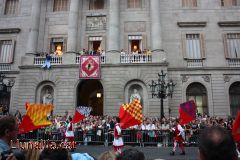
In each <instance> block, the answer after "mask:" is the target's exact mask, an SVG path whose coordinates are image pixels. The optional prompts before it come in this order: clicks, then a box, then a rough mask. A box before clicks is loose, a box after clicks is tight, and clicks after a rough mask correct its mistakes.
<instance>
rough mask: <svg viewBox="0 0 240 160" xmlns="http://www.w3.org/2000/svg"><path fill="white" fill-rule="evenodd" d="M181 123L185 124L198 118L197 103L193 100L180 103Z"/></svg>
mask: <svg viewBox="0 0 240 160" xmlns="http://www.w3.org/2000/svg"><path fill="white" fill-rule="evenodd" d="M179 113H180V117H179V120H180V123H181V125H184V124H186V123H189V122H191V121H192V120H195V119H196V104H195V102H194V101H193V100H191V101H188V102H184V103H182V104H180V109H179Z"/></svg>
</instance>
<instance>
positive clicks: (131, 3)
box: [127, 0, 142, 8]
mask: <svg viewBox="0 0 240 160" xmlns="http://www.w3.org/2000/svg"><path fill="white" fill-rule="evenodd" d="M127 8H142V0H127Z"/></svg>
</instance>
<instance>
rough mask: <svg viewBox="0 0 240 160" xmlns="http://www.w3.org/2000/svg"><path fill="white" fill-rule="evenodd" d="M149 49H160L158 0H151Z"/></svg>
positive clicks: (160, 35)
mask: <svg viewBox="0 0 240 160" xmlns="http://www.w3.org/2000/svg"><path fill="white" fill-rule="evenodd" d="M150 3H151V8H150V14H151V21H152V25H151V47H152V48H151V49H152V50H155V49H162V34H161V21H160V0H151V1H150Z"/></svg>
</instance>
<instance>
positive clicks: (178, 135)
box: [170, 119, 185, 156]
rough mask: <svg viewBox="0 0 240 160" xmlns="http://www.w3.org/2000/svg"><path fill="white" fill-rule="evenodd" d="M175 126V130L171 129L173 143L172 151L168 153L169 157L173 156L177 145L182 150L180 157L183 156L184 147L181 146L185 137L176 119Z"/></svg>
mask: <svg viewBox="0 0 240 160" xmlns="http://www.w3.org/2000/svg"><path fill="white" fill-rule="evenodd" d="M175 125H176V126H175V128H173V129H172V130H173V131H174V143H173V150H172V152H171V153H170V155H172V156H174V154H175V151H176V147H177V144H179V146H180V148H181V150H182V153H181V155H185V151H184V145H183V141H184V137H185V133H184V129H183V128H182V126H181V125H180V123H179V120H178V119H176V121H175Z"/></svg>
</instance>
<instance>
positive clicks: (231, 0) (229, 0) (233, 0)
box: [221, 0, 238, 7]
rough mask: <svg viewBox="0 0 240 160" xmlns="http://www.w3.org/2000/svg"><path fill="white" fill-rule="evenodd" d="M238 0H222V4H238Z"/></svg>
mask: <svg viewBox="0 0 240 160" xmlns="http://www.w3.org/2000/svg"><path fill="white" fill-rule="evenodd" d="M237 5H238V3H237V0H221V6H226V7H228V6H237Z"/></svg>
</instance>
